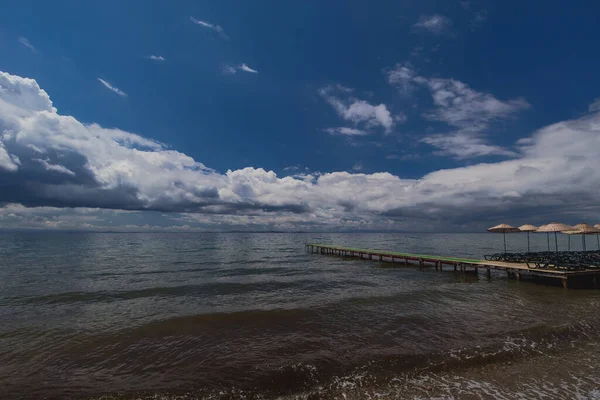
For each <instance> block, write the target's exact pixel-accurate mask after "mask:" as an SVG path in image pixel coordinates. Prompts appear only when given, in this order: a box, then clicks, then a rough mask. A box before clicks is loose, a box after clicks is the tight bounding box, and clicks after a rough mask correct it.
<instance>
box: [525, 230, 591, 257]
mask: <svg viewBox="0 0 600 400" xmlns="http://www.w3.org/2000/svg"><path fill="white" fill-rule="evenodd" d="M598 248H600V246H599V247H598ZM527 252H528V253H531V249H530V248H529V232H527Z"/></svg>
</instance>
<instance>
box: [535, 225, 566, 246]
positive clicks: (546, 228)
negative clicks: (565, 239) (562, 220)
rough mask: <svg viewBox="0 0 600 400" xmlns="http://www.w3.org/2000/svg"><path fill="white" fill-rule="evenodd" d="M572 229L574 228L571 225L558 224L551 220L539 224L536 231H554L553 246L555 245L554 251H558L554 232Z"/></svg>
mask: <svg viewBox="0 0 600 400" xmlns="http://www.w3.org/2000/svg"><path fill="white" fill-rule="evenodd" d="M572 230H574V229H573V227H572V226H569V225H565V224H559V223H558V222H552V223H549V224H546V225H542V226H540V227H539V228H538V230H537V231H536V232H554V246H555V247H556V252H557V253H558V238H557V237H556V233H557V232H563V231H572Z"/></svg>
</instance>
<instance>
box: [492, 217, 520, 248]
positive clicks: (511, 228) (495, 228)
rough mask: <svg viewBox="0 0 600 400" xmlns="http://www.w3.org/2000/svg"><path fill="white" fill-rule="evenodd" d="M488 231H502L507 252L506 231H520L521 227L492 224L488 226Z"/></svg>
mask: <svg viewBox="0 0 600 400" xmlns="http://www.w3.org/2000/svg"><path fill="white" fill-rule="evenodd" d="M488 232H501V233H502V236H504V252H505V253H506V232H509V233H510V232H519V228H515V227H514V226H510V225H507V224H500V225H496V226H492V227H491V228H488Z"/></svg>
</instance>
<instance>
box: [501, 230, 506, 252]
mask: <svg viewBox="0 0 600 400" xmlns="http://www.w3.org/2000/svg"><path fill="white" fill-rule="evenodd" d="M502 236H504V254H506V232H502Z"/></svg>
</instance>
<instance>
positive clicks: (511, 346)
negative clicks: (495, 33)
mask: <svg viewBox="0 0 600 400" xmlns="http://www.w3.org/2000/svg"><path fill="white" fill-rule="evenodd" d="M531 239H532V247H533V248H534V249H535V248H539V249H540V250H544V249H545V247H546V246H547V242H546V237H545V235H532V236H531ZM563 239H564V238H561V243H559V245H561V246H564V245H565V243H563V242H562V240H563ZM507 240H508V242H509V246H510V247H511V249H513V250H516V251H519V250H524V249H525V247H526V237H525V235H519V234H517V235H509V236H507ZM564 240H566V239H564ZM307 242H319V243H332V244H338V245H347V246H356V247H362V248H373V249H386V250H394V251H402V252H411V253H420V254H433V255H444V256H459V257H473V258H479V257H482V256H483V254H488V253H492V252H496V251H499V250H500V247H501V245H502V235H493V234H395V233H394V234H355V233H353V234H350V233H348V234H303V233H289V234H286V233H219V234H214V233H206V234H204V233H203V234H198V233H190V234H183V233H173V234H158V233H152V234H144V233H56V232H53V233H49V232H46V233H44V232H39V233H0V284H1V285H2V291H1V292H0V361H1V362H0V391H1V392H2V393H4V394H6V398H40V397H48V398H64V397H72V398H106V399H112V398H167V399H169V398H199V397H200V398H250V399H252V398H310V399H312V398H315V399H317V398H347V399H355V398H356V399H363V398H364V399H370V398H411V399H412V398H414V399H418V398H432V397H433V398H441V399H446V398H448V399H449V398H461V399H462V398H506V399H520V398H523V399H529V398H536V397H542V394H543V395H544V396H545V397H544V398H550V399H564V398H600V384H598V383H597V382H600V367H598V365H600V346H599V345H598V339H599V336H600V334H599V333H598V332H600V315H599V313H598V311H597V310H598V307H599V305H600V291H591V290H563V289H560V288H558V287H556V286H548V285H542V284H538V283H533V282H528V281H521V282H517V281H514V280H509V279H506V277H505V274H501V273H494V275H493V277H492V279H491V280H488V279H487V278H486V277H485V275H483V274H481V275H479V276H477V275H475V274H467V275H462V274H460V273H454V272H451V271H444V272H436V271H435V270H433V269H428V270H417V269H414V268H405V267H404V268H390V266H389V265H388V264H384V265H382V264H379V263H377V262H375V261H362V260H357V259H348V258H341V257H333V256H321V255H313V254H307V253H306V252H305V251H304V244H305V243H307ZM592 242H593V240H590V242H589V243H588V247H589V246H590V245H593V243H592ZM573 245H574V247H575V246H576V245H577V244H576V243H575V242H573Z"/></svg>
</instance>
